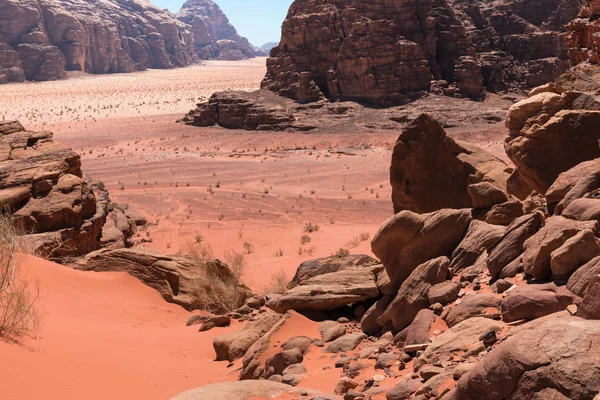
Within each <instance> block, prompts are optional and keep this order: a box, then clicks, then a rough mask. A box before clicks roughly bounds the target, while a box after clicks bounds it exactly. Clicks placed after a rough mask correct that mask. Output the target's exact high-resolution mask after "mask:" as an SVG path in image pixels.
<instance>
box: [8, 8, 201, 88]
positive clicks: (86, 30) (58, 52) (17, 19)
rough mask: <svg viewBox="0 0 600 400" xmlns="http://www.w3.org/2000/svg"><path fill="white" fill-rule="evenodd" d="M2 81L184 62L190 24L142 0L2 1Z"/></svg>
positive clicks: (190, 53) (189, 50)
mask: <svg viewBox="0 0 600 400" xmlns="http://www.w3.org/2000/svg"><path fill="white" fill-rule="evenodd" d="M0 10H2V12H1V13H0V83H6V82H20V81H23V80H32V81H46V80H55V79H61V78H63V77H64V76H65V71H85V72H89V73H94V74H100V73H114V72H133V71H137V70H143V69H146V68H174V67H183V66H186V65H188V64H190V63H191V62H193V61H194V60H195V57H196V56H195V53H194V38H193V34H192V32H191V31H190V29H189V26H187V25H186V24H184V23H183V22H180V21H178V20H177V19H176V18H175V17H174V16H172V15H171V14H170V13H169V12H168V11H164V10H161V9H160V8H158V7H155V6H153V5H151V4H150V3H149V2H146V1H142V0H108V1H93V2H92V1H75V0H58V1H56V0H53V1H50V0H0Z"/></svg>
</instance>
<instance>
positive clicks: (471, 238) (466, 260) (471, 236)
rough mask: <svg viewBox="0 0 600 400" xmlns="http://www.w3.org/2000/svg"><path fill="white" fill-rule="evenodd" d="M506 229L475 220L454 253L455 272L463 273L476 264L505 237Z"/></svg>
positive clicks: (453, 267)
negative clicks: (462, 271) (484, 253)
mask: <svg viewBox="0 0 600 400" xmlns="http://www.w3.org/2000/svg"><path fill="white" fill-rule="evenodd" d="M505 233H506V228H504V227H502V226H498V225H491V224H488V223H486V222H482V221H478V220H473V221H472V222H471V224H470V225H469V229H468V230H467V234H466V235H465V237H464V238H463V240H462V241H461V242H460V243H459V245H458V246H457V247H456V249H454V251H453V252H452V260H451V263H450V266H451V267H452V269H453V271H454V272H458V271H461V270H463V269H465V268H467V267H470V266H472V265H473V264H475V261H477V259H478V258H479V257H480V256H481V255H482V254H483V252H485V251H486V250H487V249H489V248H490V247H492V246H493V245H495V244H496V243H498V242H499V241H500V239H502V238H503V237H504V235H505Z"/></svg>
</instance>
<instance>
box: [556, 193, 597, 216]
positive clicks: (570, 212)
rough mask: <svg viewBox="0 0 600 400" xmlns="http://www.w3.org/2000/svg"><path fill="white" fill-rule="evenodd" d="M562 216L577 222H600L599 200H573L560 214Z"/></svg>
mask: <svg viewBox="0 0 600 400" xmlns="http://www.w3.org/2000/svg"><path fill="white" fill-rule="evenodd" d="M562 216H563V217H565V218H570V219H576V220H577V221H594V220H595V221H598V222H600V199H598V198H586V199H577V200H573V201H572V202H571V203H570V204H569V206H568V207H567V208H566V209H565V210H564V211H563V212H562Z"/></svg>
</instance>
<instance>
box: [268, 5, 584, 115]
mask: <svg viewBox="0 0 600 400" xmlns="http://www.w3.org/2000/svg"><path fill="white" fill-rule="evenodd" d="M580 5H581V1H580V0H553V1H550V2H547V1H546V2H542V1H534V2H526V3H525V2H521V1H516V0H513V1H508V2H502V3H497V2H467V1H443V0H436V1H433V2H431V1H425V0H418V1H415V2H406V1H400V0H395V1H384V0H376V1H369V2H364V1H356V0H327V1H318V0H310V1H296V2H294V3H293V4H292V6H291V7H290V10H289V13H288V16H287V18H286V20H285V21H284V23H283V28H282V39H281V42H280V44H279V46H278V47H275V48H274V49H273V50H272V51H271V58H270V59H269V60H268V63H267V67H268V72H267V76H266V78H265V80H264V81H263V84H262V86H263V87H264V88H268V89H270V90H272V91H274V92H276V93H278V94H280V95H282V96H286V97H290V98H293V99H295V100H298V101H300V102H309V101H314V100H317V99H319V98H322V97H327V98H329V99H346V100H357V101H364V102H369V103H376V104H380V105H390V104H401V103H405V102H407V101H410V100H413V99H414V98H416V97H418V96H420V95H421V94H423V93H426V92H428V91H429V90H430V88H431V87H432V81H435V82H440V81H442V84H441V85H440V84H438V85H433V86H436V87H439V88H442V89H441V90H442V91H443V92H444V93H446V94H448V95H451V96H463V97H471V98H475V99H477V98H481V97H482V95H483V90H484V88H485V89H488V90H490V91H498V90H505V89H507V88H509V87H515V86H536V85H540V84H543V83H546V82H548V81H549V80H554V79H555V78H556V77H558V75H560V73H561V72H562V71H564V70H566V68H568V62H567V61H566V60H567V46H566V44H565V43H564V38H563V34H562V33H560V32H561V30H562V25H564V24H566V23H568V22H569V21H570V20H571V19H573V18H574V17H575V16H576V15H577V12H578V11H579V7H580ZM523 71H524V72H525V73H523Z"/></svg>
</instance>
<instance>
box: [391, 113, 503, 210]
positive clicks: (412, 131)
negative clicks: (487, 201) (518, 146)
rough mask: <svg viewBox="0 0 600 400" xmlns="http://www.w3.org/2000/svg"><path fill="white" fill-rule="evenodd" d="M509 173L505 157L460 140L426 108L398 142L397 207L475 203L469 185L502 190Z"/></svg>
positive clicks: (467, 205) (394, 165) (394, 177)
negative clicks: (426, 111)
mask: <svg viewBox="0 0 600 400" xmlns="http://www.w3.org/2000/svg"><path fill="white" fill-rule="evenodd" d="M432 160H435V168H431V162H432ZM509 175H510V173H509V172H508V166H507V165H506V164H505V163H504V162H503V161H501V160H499V159H497V158H496V157H494V156H492V155H491V154H488V153H487V152H485V151H484V150H481V149H479V148H478V147H475V146H471V145H468V144H466V143H461V144H459V143H457V142H455V141H454V140H453V139H452V138H450V137H448V136H447V135H446V132H445V131H444V129H443V128H442V126H441V125H440V124H439V123H438V122H437V121H436V120H435V119H433V118H432V117H431V116H429V115H427V114H422V115H421V116H419V117H418V118H417V119H415V120H414V121H412V122H411V123H410V124H409V125H408V126H407V127H406V128H405V129H404V130H403V131H402V133H401V134H400V136H399V137H398V140H397V141H396V145H395V146H394V151H393V154H392V166H391V168H390V182H391V184H392V202H393V204H394V212H396V213H398V212H400V211H402V210H410V211H414V212H417V213H428V212H432V211H436V210H440V209H443V208H472V207H474V206H475V204H474V202H473V199H472V196H471V195H470V192H469V190H468V189H469V187H471V186H473V185H475V184H478V185H487V184H489V185H490V186H486V187H488V190H489V191H490V192H491V189H490V187H495V188H498V191H503V190H504V189H502V188H506V181H507V179H508V177H509ZM484 182H485V183H484ZM476 187H478V186H473V188H476ZM473 188H472V189H471V194H472V193H474V192H475V190H474V189H473ZM480 189H481V190H483V186H481V187H480ZM494 193H496V191H494ZM489 196H491V194H490V195H489ZM494 196H496V197H495V199H496V198H497V195H494ZM475 201H476V202H478V203H484V200H483V199H478V198H475Z"/></svg>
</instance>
